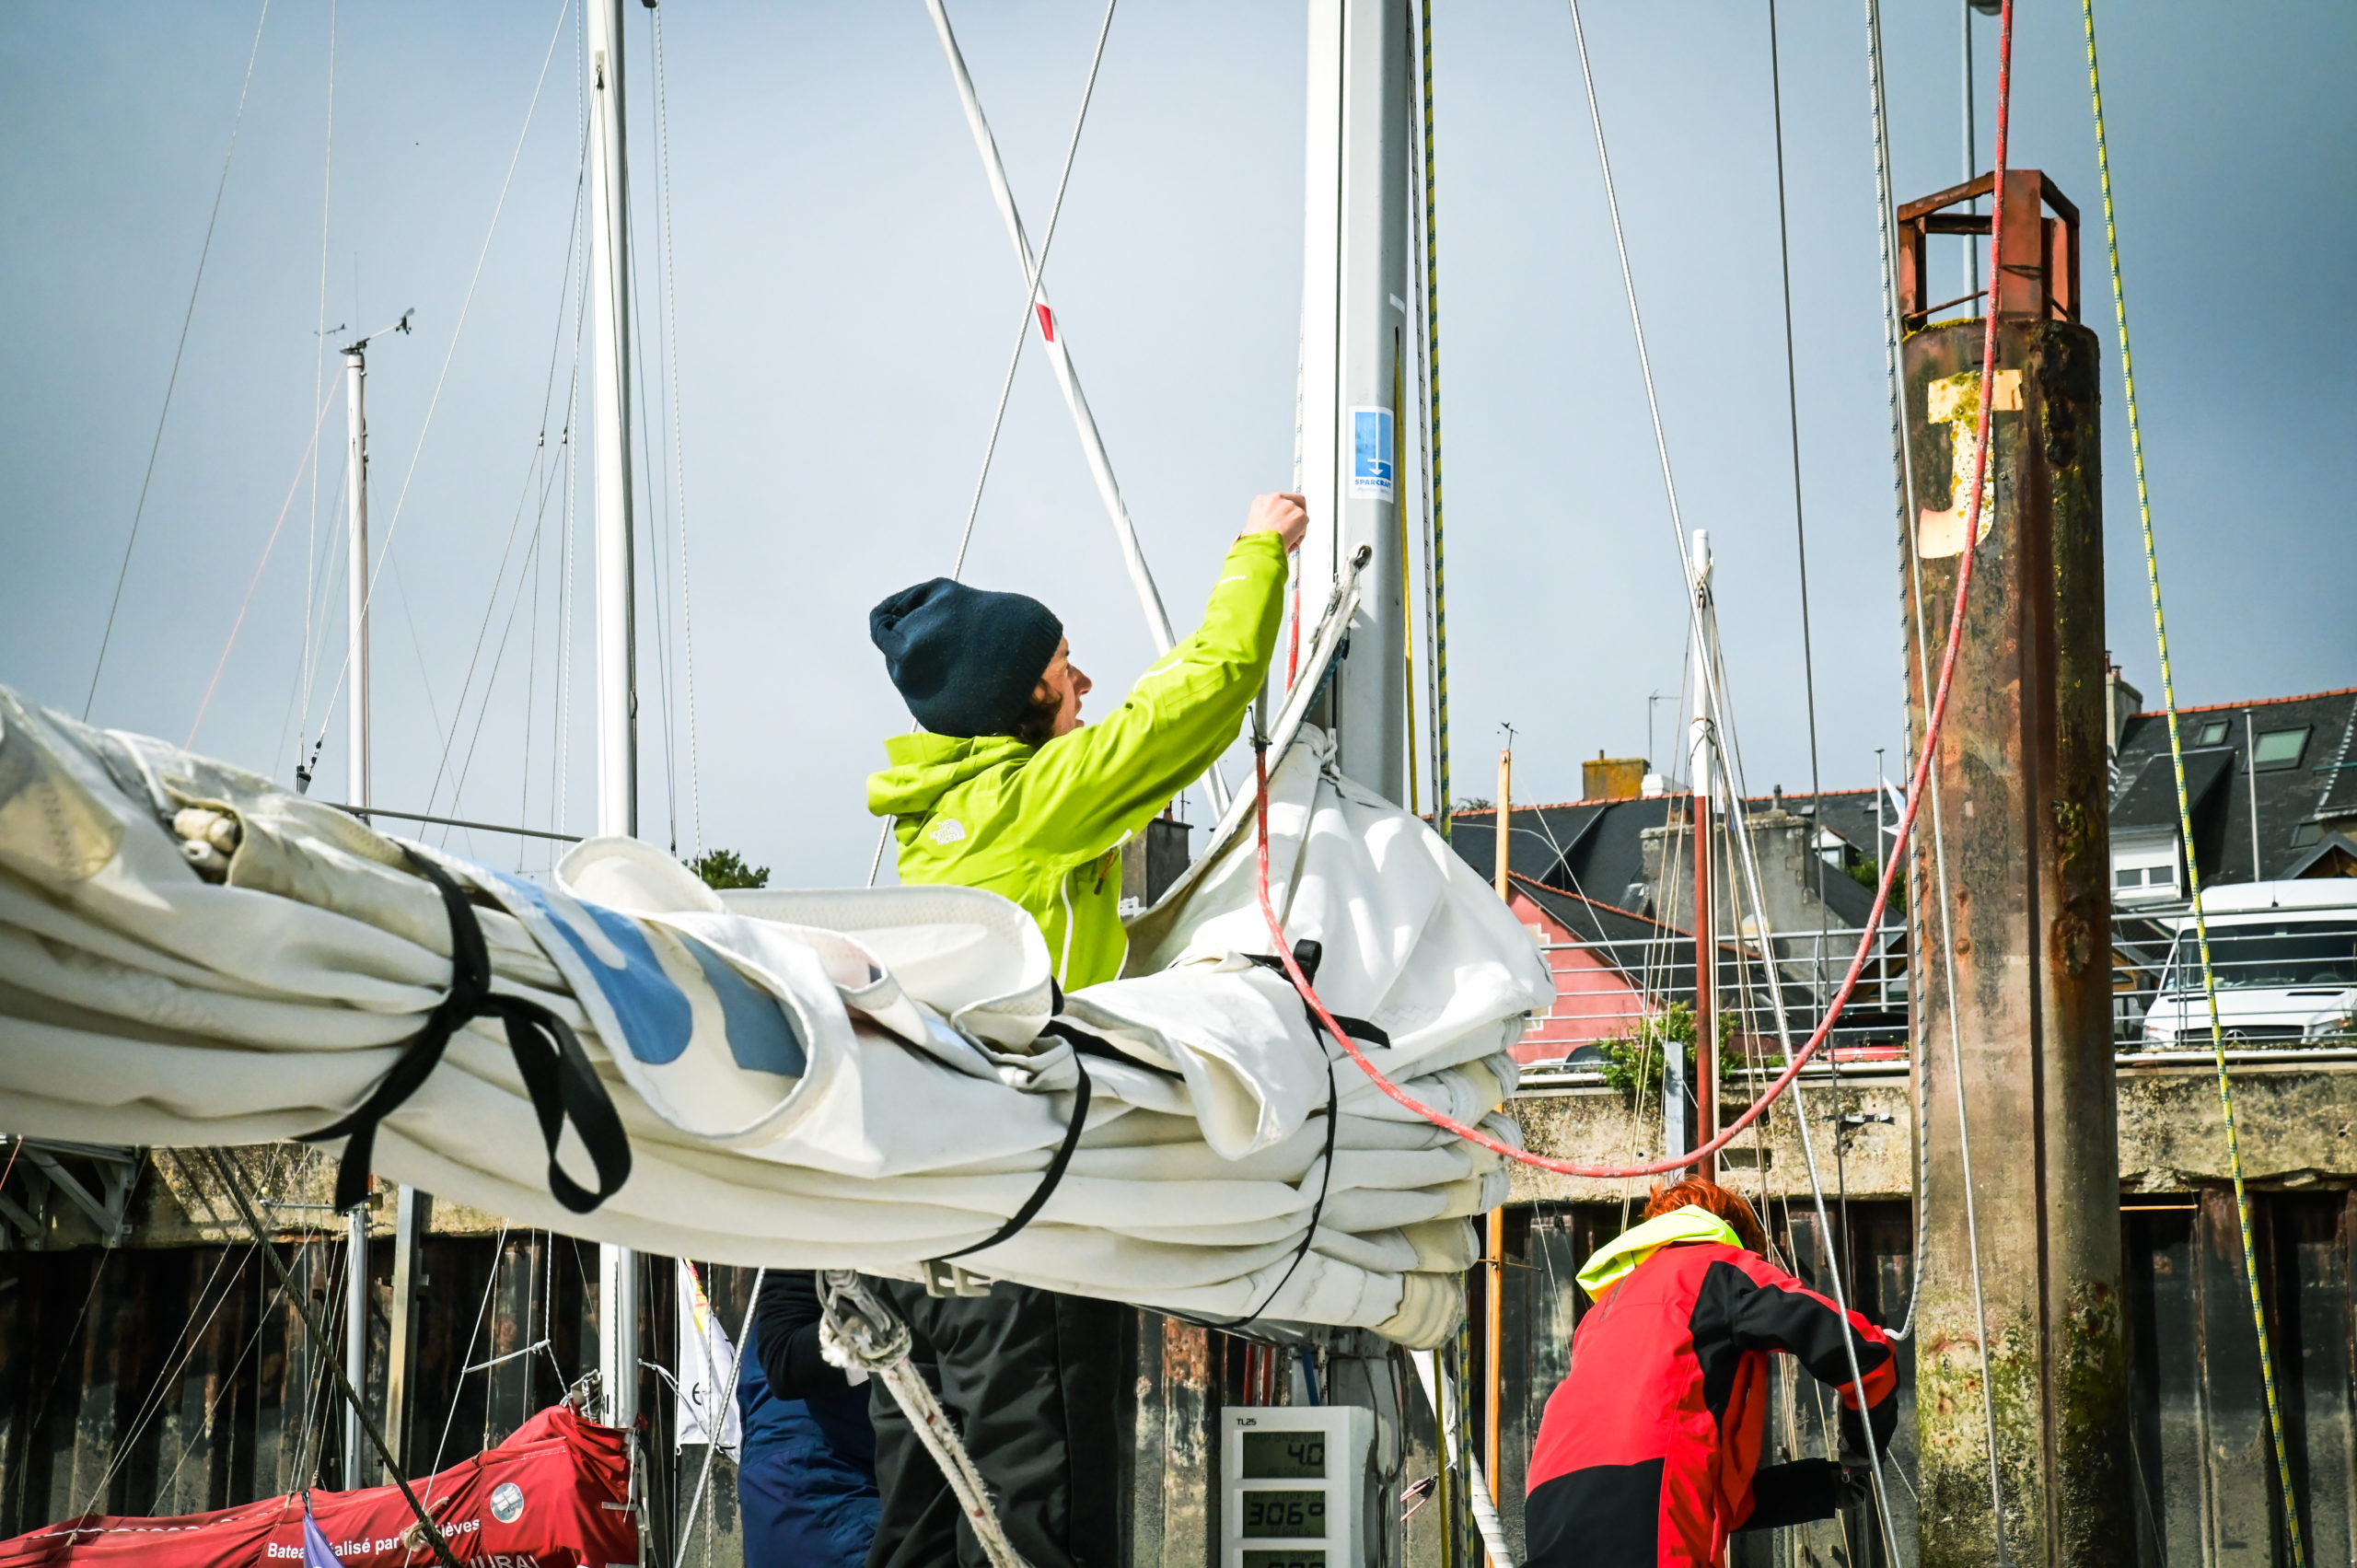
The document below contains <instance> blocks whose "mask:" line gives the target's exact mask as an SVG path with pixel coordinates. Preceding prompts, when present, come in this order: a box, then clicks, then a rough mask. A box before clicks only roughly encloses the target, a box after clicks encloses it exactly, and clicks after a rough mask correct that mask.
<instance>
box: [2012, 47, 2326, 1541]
mask: <svg viewBox="0 0 2357 1568" xmlns="http://www.w3.org/2000/svg"><path fill="white" fill-rule="evenodd" d="M2080 10H2081V14H2082V15H2083V17H2084V20H2085V24H2086V33H2087V94H2088V97H2089V99H2090V100H2091V101H2092V103H2093V106H2094V119H2095V131H2096V171H2097V173H2098V174H2099V175H2100V176H2101V183H2102V186H2103V236H2104V250H2105V252H2106V254H2107V257H2108V258H2109V262H2110V268H2111V309H2112V319H2113V322H2114V324H2115V325H2116V326H2117V327H2118V329H2119V374H2120V379H2121V381H2122V382H2123V383H2124V384H2125V387H2126V390H2127V394H2128V449H2129V452H2130V454H2131V457H2132V459H2133V460H2134V468H2135V470H2136V518H2137V522H2138V525H2139V526H2140V528H2142V532H2143V539H2144V581H2145V584H2146V586H2147V587H2148V588H2149V589H2150V591H2151V594H2152V599H2153V641H2154V645H2156V646H2157V647H2158V649H2159V652H2160V663H2161V703H2162V711H2163V712H2164V713H2165V714H2167V715H2168V729H2169V766H2170V769H2171V771H2172V772H2174V774H2175V775H2176V780H2177V834H2178V839H2179V841H2180V842H2182V843H2183V844H2184V846H2185V877H2186V889H2187V891H2188V892H2189V893H2190V894H2191V896H2192V900H2193V935H2194V940H2195V942H2196V944H2197V945H2198V947H2200V954H2201V993H2202V999H2203V1001H2204V1002H2206V1003H2207V1004H2208V1005H2209V1010H2210V1049H2211V1052H2212V1055H2213V1056H2214V1057H2215V1058H2216V1060H2217V1064H2218V1108H2219V1110H2220V1112H2221V1113H2222V1114H2223V1117H2224V1120H2225V1123H2226V1168H2227V1172H2228V1174H2229V1175H2230V1176H2232V1178H2233V1179H2234V1191H2235V1218H2236V1219H2237V1220H2238V1221H2239V1222H2240V1225H2241V1230H2242V1244H2243V1280H2244V1283H2245V1284H2246V1286H2247V1288H2248V1290H2249V1293H2250V1320H2251V1328H2252V1330H2254V1331H2255V1332H2256V1333H2257V1334H2258V1371H2259V1378H2260V1381H2261V1383H2262V1384H2264V1386H2265V1388H2266V1390H2267V1425H2268V1432H2269V1434H2270V1437H2271V1438H2272V1439H2273V1442H2274V1447H2275V1475H2276V1481H2277V1483H2278V1486H2279V1488H2280V1489H2281V1491H2282V1501H2283V1524H2284V1530H2285V1534H2286V1535H2287V1536H2288V1538H2289V1539H2290V1542H2291V1547H2292V1564H2293V1568H2305V1563H2306V1551H2305V1545H2304V1543H2303V1542H2302V1540H2301V1538H2300V1504H2299V1496H2298V1493H2297V1492H2296V1491H2295V1490H2294V1488H2293V1484H2292V1453H2291V1447H2290V1446H2289V1444H2288V1443H2287V1442H2286V1441H2285V1439H2284V1434H2283V1407H2282V1400H2281V1399H2280V1398H2279V1397H2278V1395H2277V1392H2276V1388H2275V1357H2274V1353H2273V1346H2272V1345H2271V1344H2270V1336H2269V1334H2268V1331H2267V1305H2266V1301H2265V1299H2264V1298H2263V1297H2262V1296H2261V1295H2260V1293H2259V1287H2258V1247H2257V1245H2256V1243H2255V1242H2254V1241H2253V1239H2252V1237H2251V1225H2250V1193H2249V1192H2248V1191H2247V1190H2246V1189H2245V1187H2244V1186H2243V1154H2242V1142H2241V1139H2240V1138H2239V1137H2238V1136H2237V1134H2236V1132H2235V1090H2234V1080H2233V1077H2232V1075H2231V1074H2229V1073H2228V1072H2227V1070H2226V1041H2225V1033H2224V1031H2223V1028H2221V1026H2220V1024H2219V1019H2218V979H2217V974H2216V971H2215V970H2212V967H2211V961H2210V921H2209V917H2208V915H2207V914H2206V913H2205V912H2203V910H2202V908H2201V871H2200V865H2198V864H2197V862H2196V856H2195V854H2194V847H2193V809H2192V805H2191V803H2190V801H2189V798H2188V796H2187V792H2186V787H2185V742H2184V737H2183V735H2182V734H2181V733H2180V732H2179V729H2178V725H2177V680H2176V676H2175V673H2174V671H2173V670H2172V668H2171V666H2170V661H2169V631H2168V621H2167V620H2166V619H2165V617H2164V616H2163V614H2162V613H2161V557H2160V547H2159V545H2158V544H2157V543H2155V542H2154V538H2153V503H2152V493H2151V491H2150V489H2149V487H2148V486H2147V484H2146V482H2145V477H2144V434H2143V427H2142V424H2139V423H2138V420H2137V416H2136V361H2135V358H2134V356H2133V355H2132V354H2130V352H2129V344H2128V289H2127V285H2126V283H2125V282H2124V281H2123V279H2122V275H2121V273H2120V266H2119V221H2118V219H2117V217H2116V216H2115V215H2114V213H2113V210H2112V202H2111V149H2110V147H2109V145H2108V144H2107V141H2106V138H2105V136H2104V127H2103V78H2102V76H2101V75H2099V74H2098V73H2097V71H2096V8H2095V0H2080ZM2000 123H2001V124H2002V123H2003V122H2002V120H2001V121H2000ZM2001 134H2002V133H2001ZM1994 275H1995V269H1994V268H1993V267H1992V268H1991V276H1992V277H1993V276H1994ZM2259 873H2260V867H2259V865H2258V862H2257V861H2256V860H2255V859H2254V861H2253V862H2252V865H2251V872H2250V874H2251V880H2253V881H2258V879H2259Z"/></svg>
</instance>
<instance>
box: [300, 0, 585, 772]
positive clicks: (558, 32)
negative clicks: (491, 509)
mask: <svg viewBox="0 0 2357 1568" xmlns="http://www.w3.org/2000/svg"><path fill="white" fill-rule="evenodd" d="M572 8H573V0H557V11H556V27H555V29H553V30H552V31H551V32H550V34H549V44H548V49H547V50H546V52H543V53H542V54H541V56H540V75H539V76H538V77H537V78H535V79H534V81H533V83H532V99H531V102H530V103H529V104H528V105H526V106H525V110H524V125H523V129H522V130H520V131H518V132H517V134H516V150H515V151H514V152H512V153H510V154H509V155H508V157H507V172H506V174H505V176H504V177H502V179H501V180H500V182H499V196H498V199H497V200H496V201H494V202H493V203H492V209H491V226H490V227H488V228H486V229H485V230H484V231H483V237H482V249H481V250H478V251H477V252H476V253H475V269H474V272H473V273H472V275H470V277H469V278H468V279H467V293H466V297H465V298H464V299H462V300H461V301H460V302H459V322H458V325H457V326H455V327H453V328H452V329H451V330H450V346H449V347H448V348H447V349H446V350H445V351H444V352H443V354H442V368H441V371H440V372H439V373H438V374H437V375H435V377H434V395H433V396H432V397H431V398H429V399H428V400H427V401H426V404H425V418H424V421H423V422H422V423H421V424H419V426H418V431H417V444H416V445H415V446H413V447H411V448H410V454H409V468H408V469H407V470H405V471H404V472H403V473H402V475H401V490H400V492H399V494H396V495H395V496H394V498H393V517H392V521H390V522H389V523H388V524H386V526H385V542H384V544H383V545H382V546H381V548H380V552H379V554H378V556H377V564H376V566H375V567H374V569H372V570H371V571H370V572H369V574H368V582H367V586H366V588H365V589H364V591H363V592H362V594H361V598H360V613H361V614H362V615H364V616H365V615H366V614H367V613H368V609H369V606H371V605H372V604H374V603H375V602H376V598H377V583H378V581H379V579H381V578H382V577H383V576H384V575H385V567H386V565H387V564H388V563H390V562H391V561H392V559H393V538H394V536H395V535H396V534H398V533H399V532H400V531H401V511H402V508H403V507H405V506H406V505H408V504H409V487H410V483H411V482H412V481H413V480H415V479H416V478H417V463H418V459H419V458H421V457H422V456H424V452H425V440H426V437H427V436H429V435H431V434H432V433H433V430H434V415H435V412H436V411H437V410H439V409H440V408H441V406H442V389H443V388H444V387H445V386H446V385H447V383H448V381H449V379H450V364H451V361H453V360H455V359H456V358H457V357H458V355H459V343H462V342H464V341H465V339H466V335H467V319H468V316H469V314H470V312H471V311H472V310H473V308H474V303H475V289H476V288H477V286H478V285H481V284H482V269H483V263H484V262H486V261H489V260H491V242H492V240H493V238H496V237H497V235H498V233H499V219H500V215H502V214H503V213H505V211H506V210H507V192H508V190H509V189H510V188H511V187H512V186H513V185H514V184H515V183H516V166H517V164H518V163H520V162H521V161H522V160H523V157H524V144H525V143H526V141H528V139H529V138H530V136H531V134H532V117H533V116H534V114H535V113H537V112H538V111H539V110H540V89H541V88H542V87H546V86H547V85H548V79H549V62H550V61H552V60H553V59H555V58H556V44H557V40H558V39H560V38H563V36H564V17H565V13H566V12H567V11H569V10H571V9H572ZM393 576H394V579H395V581H396V583H398V582H399V580H400V577H401V568H400V567H398V566H395V567H394V568H393ZM403 598H404V600H405V599H406V598H407V596H406V594H404V595H403ZM412 640H414V627H412ZM419 658H420V660H421V662H422V661H423V659H424V653H423V651H421V652H420V654H419ZM351 673H352V653H351V650H350V649H348V648H347V649H346V650H345V651H344V656H343V664H342V665H341V666H340V667H338V668H337V670H336V676H335V683H334V685H332V686H331V687H330V688H329V689H328V709H329V711H330V712H332V711H334V708H335V703H336V699H337V697H338V696H340V695H341V694H342V693H343V683H344V680H345V679H347V678H348V677H349V676H350V675H351ZM440 728H441V725H440V722H439V721H438V720H437V721H436V723H435V729H437V730H439V729H440ZM320 738H321V740H322V741H324V740H325V738H326V731H325V728H324V721H322V729H321V732H320Z"/></svg>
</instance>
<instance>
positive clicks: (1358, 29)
mask: <svg viewBox="0 0 2357 1568" xmlns="http://www.w3.org/2000/svg"><path fill="white" fill-rule="evenodd" d="M1413 28H1414V23H1413V18H1412V17H1411V15H1410V13H1409V7H1408V5H1407V3H1406V0H1309V95H1308V96H1309V116H1308V119H1309V141H1308V157H1307V169H1308V172H1307V177H1306V191H1305V195H1306V227H1305V232H1304V235H1303V241H1304V243H1303V247H1302V249H1303V252H1304V264H1303V275H1302V335H1303V343H1302V366H1303V370H1302V491H1303V494H1305V495H1306V497H1307V498H1308V502H1309V536H1308V538H1307V540H1306V541H1305V542H1304V543H1303V545H1302V550H1301V572H1302V580H1303V582H1304V584H1305V585H1306V588H1305V591H1304V593H1303V595H1302V606H1303V612H1304V613H1305V614H1306V615H1315V614H1316V613H1317V612H1318V607H1319V606H1320V605H1322V604H1323V603H1324V602H1325V598H1326V595H1325V585H1327V584H1329V583H1331V582H1332V581H1333V580H1334V577H1335V575H1337V571H1338V569H1339V566H1340V563H1342V562H1345V561H1347V560H1349V559H1350V558H1351V556H1352V555H1353V553H1354V552H1356V551H1357V550H1358V548H1359V547H1360V546H1361V545H1369V546H1372V547H1373V549H1374V555H1373V557H1372V559H1370V561H1369V562H1368V563H1367V565H1366V567H1365V569H1364V571H1363V572H1362V573H1361V574H1360V576H1359V593H1360V598H1359V609H1358V613H1357V615H1356V617H1355V618H1354V619H1353V621H1352V625H1351V633H1350V639H1351V641H1350V657H1349V659H1348V661H1347V662H1346V664H1345V665H1344V666H1343V667H1342V668H1341V670H1340V672H1339V673H1338V675H1337V677H1336V685H1335V694H1334V699H1333V702H1332V705H1331V722H1332V723H1333V725H1334V726H1335V728H1336V731H1337V734H1338V738H1339V740H1340V743H1341V764H1342V771H1343V772H1347V773H1348V774H1350V775H1351V777H1353V778H1354V779H1356V780H1358V781H1359V782H1360V783H1362V784H1366V785H1367V786H1368V787H1370V788H1372V789H1376V790H1379V791H1380V792H1382V793H1383V794H1384V795H1385V796H1388V797H1389V798H1391V799H1392V800H1395V801H1402V802H1404V801H1405V800H1406V799H1407V798H1408V784H1407V778H1408V770H1407V747H1408V706H1407V668H1406V665H1407V650H1408V643H1407V639H1408V624H1407V608H1408V607H1407V605H1406V603H1405V601H1404V600H1405V595H1404V585H1403V581H1402V578H1401V574H1400V564H1401V562H1400V554H1401V547H1400V529H1399V511H1398V507H1399V503H1400V501H1401V500H1402V499H1403V494H1402V486H1401V480H1400V476H1399V474H1398V473H1396V472H1394V471H1393V470H1394V468H1395V466H1396V462H1397V455H1398V453H1399V451H1400V450H1401V449H1402V447H1401V443H1400V441H1399V427H1398V424H1397V419H1398V416H1399V405H1400V403H1402V402H1406V403H1408V404H1409V406H1411V407H1412V406H1414V403H1413V397H1412V389H1410V390H1411V396H1409V397H1406V398H1402V397H1400V396H1399V392H1398V389H1399V388H1400V387H1401V386H1402V385H1403V384H1404V381H1403V377H1402V375H1401V365H1400V358H1401V350H1402V348H1403V346H1405V347H1407V348H1408V349H1409V353H1410V355H1411V358H1410V363H1411V364H1412V363H1413V360H1412V354H1413V348H1412V345H1411V344H1407V343H1406V339H1407V334H1409V333H1411V332H1413V331H1417V330H1419V329H1418V326H1417V321H1416V319H1415V318H1414V317H1413V316H1412V314H1411V308H1410V306H1409V303H1408V302H1409V300H1410V299H1411V298H1412V297H1413V296H1414V294H1415V289H1414V286H1413V285H1412V283H1411V279H1410V276H1409V261H1410V253H1409V245H1410V243H1411V240H1410V235H1409V203H1408V191H1409V176H1410V156H1409V149H1410V146H1411V132H1412V129H1413V126H1412V121H1411V114H1412V113H1413V111H1414V104H1415V95H1414V93H1413V91H1412V90H1411V88H1412V85H1413V82H1414V79H1415V78H1414V75H1413V72H1412V69H1411V65H1412V63H1411V58H1410V52H1409V44H1410V41H1411V38H1412V36H1413Z"/></svg>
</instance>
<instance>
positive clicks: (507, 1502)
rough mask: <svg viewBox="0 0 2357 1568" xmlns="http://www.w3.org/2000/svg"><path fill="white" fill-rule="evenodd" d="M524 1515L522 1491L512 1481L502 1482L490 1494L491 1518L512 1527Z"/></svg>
mask: <svg viewBox="0 0 2357 1568" xmlns="http://www.w3.org/2000/svg"><path fill="white" fill-rule="evenodd" d="M523 1513H524V1489H523V1488H522V1487H520V1486H518V1485H517V1484H516V1483H515V1482H514V1481H501V1482H500V1483H499V1485H498V1486H496V1487H495V1488H493V1491H492V1493H491V1516H492V1517H493V1518H494V1519H497V1520H498V1521H499V1522H500V1523H501V1524H503V1525H512V1524H514V1523H515V1522H516V1521H517V1519H518V1518H520V1517H522V1516H523Z"/></svg>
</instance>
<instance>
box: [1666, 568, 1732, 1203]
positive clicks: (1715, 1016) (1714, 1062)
mask: <svg viewBox="0 0 2357 1568" xmlns="http://www.w3.org/2000/svg"><path fill="white" fill-rule="evenodd" d="M1693 575H1694V601H1695V602H1694V632H1693V640H1694V646H1693V653H1692V662H1693V666H1694V717H1693V721H1692V723H1691V725H1690V726H1689V729H1688V733H1687V738H1686V743H1687V759H1686V776H1687V778H1688V780H1689V781H1690V783H1691V784H1692V787H1693V790H1694V1085H1693V1093H1694V1136H1695V1140H1696V1144H1695V1146H1697V1147H1699V1146H1700V1145H1701V1144H1707V1143H1709V1142H1710V1141H1711V1140H1712V1139H1713V1138H1715V1137H1717V1136H1718V1133H1719V994H1718V993H1719V958H1718V951H1719V949H1718V923H1719V913H1718V910H1717V908H1716V906H1715V905H1714V904H1713V901H1712V898H1711V860H1712V855H1713V831H1712V827H1711V807H1712V805H1713V798H1714V796H1716V794H1717V791H1718V772H1717V761H1718V756H1717V751H1716V749H1715V748H1714V747H1713V744H1712V742H1713V734H1712V730H1711V670H1712V665H1711V645H1712V643H1713V637H1712V635H1711V617H1712V614H1713V611H1712V609H1711V536H1710V535H1709V534H1708V533H1707V532H1705V531H1704V530H1702V529H1701V528H1696V529H1695V530H1694V550H1693ZM1663 1049H1664V1054H1665V1055H1667V1054H1668V1053H1670V1052H1674V1051H1677V1050H1678V1045H1677V1042H1675V1041H1672V1040H1665V1041H1664V1042H1663ZM1667 1114H1668V1117H1669V1120H1670V1121H1672V1122H1675V1123H1676V1124H1677V1127H1676V1132H1675V1134H1674V1135H1673V1139H1672V1142H1671V1144H1669V1145H1668V1146H1670V1147H1674V1148H1676V1149H1678V1150H1679V1151H1680V1152H1683V1151H1684V1150H1685V1149H1686V1148H1687V1146H1688V1145H1687V1144H1686V1142H1685V1132H1686V1106H1685V1103H1684V1097H1683V1096H1680V1097H1679V1098H1677V1099H1675V1100H1673V1101H1671V1102H1670V1104H1669V1106H1668V1108H1667ZM1695 1174H1696V1175H1697V1176H1700V1177H1701V1178H1702V1179H1704V1180H1705V1181H1715V1180H1717V1179H1718V1175H1719V1170H1718V1160H1717V1159H1716V1158H1715V1157H1713V1158H1710V1159H1706V1160H1704V1161H1702V1163H1701V1165H1700V1166H1698V1167H1695Z"/></svg>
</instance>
